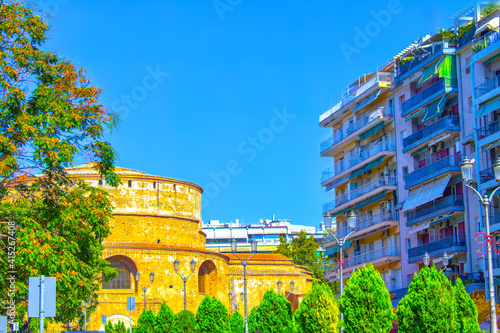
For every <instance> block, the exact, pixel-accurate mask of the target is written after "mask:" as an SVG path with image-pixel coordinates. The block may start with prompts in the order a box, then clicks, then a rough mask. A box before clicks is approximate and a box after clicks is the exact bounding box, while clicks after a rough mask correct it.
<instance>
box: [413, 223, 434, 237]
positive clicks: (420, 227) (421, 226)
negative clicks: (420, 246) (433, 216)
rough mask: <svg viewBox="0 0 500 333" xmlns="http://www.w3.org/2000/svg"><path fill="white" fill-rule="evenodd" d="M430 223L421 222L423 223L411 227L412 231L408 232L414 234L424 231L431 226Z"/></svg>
mask: <svg viewBox="0 0 500 333" xmlns="http://www.w3.org/2000/svg"><path fill="white" fill-rule="evenodd" d="M430 225H431V224H430V223H429V222H427V223H421V224H417V225H415V226H413V227H410V231H409V232H408V234H414V233H416V232H419V231H422V230H425V229H427V228H429V227H430Z"/></svg>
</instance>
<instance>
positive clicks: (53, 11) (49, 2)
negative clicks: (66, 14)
mask: <svg viewBox="0 0 500 333" xmlns="http://www.w3.org/2000/svg"><path fill="white" fill-rule="evenodd" d="M69 2H70V0H42V1H40V2H39V4H40V7H41V8H43V9H44V10H45V11H46V12H47V13H48V14H50V15H51V16H56V15H57V14H58V13H59V11H60V10H61V6H63V5H67V4H68V3H69Z"/></svg>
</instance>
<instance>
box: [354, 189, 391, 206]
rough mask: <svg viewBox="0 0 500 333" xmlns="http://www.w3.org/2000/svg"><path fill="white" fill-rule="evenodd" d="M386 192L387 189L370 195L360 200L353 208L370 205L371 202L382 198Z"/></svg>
mask: <svg viewBox="0 0 500 333" xmlns="http://www.w3.org/2000/svg"><path fill="white" fill-rule="evenodd" d="M385 192H387V191H383V192H381V193H379V194H376V195H374V196H373V197H370V198H368V199H365V200H363V201H361V202H358V203H357V204H355V205H354V207H353V210H358V209H360V208H363V207H365V206H368V205H369V204H372V203H374V202H377V201H379V200H382V199H383V198H384V197H385Z"/></svg>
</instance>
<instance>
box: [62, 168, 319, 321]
mask: <svg viewBox="0 0 500 333" xmlns="http://www.w3.org/2000/svg"><path fill="white" fill-rule="evenodd" d="M67 172H68V174H69V175H70V176H71V177H74V178H80V179H83V180H85V181H86V182H88V183H89V184H91V185H92V186H95V187H98V188H102V189H103V190H105V191H107V192H108V193H109V194H110V195H111V200H112V204H113V206H114V210H113V215H114V218H113V219H112V220H111V222H110V223H111V228H112V231H111V235H110V237H109V238H108V239H106V240H105V241H104V245H105V251H104V257H105V258H106V259H107V260H108V261H110V262H111V265H112V267H115V268H117V269H118V271H119V274H118V276H117V277H116V278H115V279H114V280H113V281H111V282H108V283H103V284H102V285H101V290H100V291H99V305H98V307H97V309H96V311H95V312H94V313H93V314H92V315H91V317H90V318H89V319H88V320H89V323H90V327H89V328H90V329H92V330H94V329H100V328H102V327H101V326H102V325H101V316H102V315H106V317H107V318H108V320H109V321H112V322H116V321H118V320H122V321H124V322H125V323H126V324H127V325H128V323H129V316H130V312H129V311H127V310H126V303H127V297H129V296H133V297H135V299H136V310H135V311H134V312H133V315H132V323H135V322H136V320H137V318H138V316H139V314H140V313H141V312H142V310H143V309H144V292H143V290H142V289H141V286H144V287H145V286H147V285H149V284H150V276H149V275H150V273H151V272H153V273H154V274H155V276H154V282H153V283H151V285H150V287H149V289H148V290H147V292H146V296H145V297H146V307H147V308H150V309H152V310H153V311H157V310H158V309H159V307H160V305H161V303H162V302H163V301H165V302H167V304H168V305H169V306H170V308H172V310H173V311H174V312H176V313H177V312H179V311H181V310H183V306H184V284H183V281H182V279H181V277H179V276H178V275H177V274H176V272H175V270H174V261H175V260H177V261H178V262H179V263H180V264H179V273H181V274H183V275H184V276H186V275H188V274H190V273H191V268H190V262H191V261H192V260H194V261H196V269H195V270H194V272H193V273H192V275H191V276H190V277H189V279H188V281H187V285H186V287H187V288H186V289H187V309H188V310H191V311H193V312H195V313H196V309H197V308H198V305H199V304H200V303H201V301H202V300H203V298H204V297H205V296H206V295H210V296H215V297H217V298H218V299H220V300H221V301H222V302H223V303H224V304H225V305H226V306H227V307H228V309H229V310H230V311H235V310H236V309H235V306H234V305H232V304H231V302H230V300H229V296H228V294H229V292H232V293H233V294H235V295H238V296H239V295H240V294H241V292H243V282H244V279H243V266H242V265H241V262H240V260H239V259H238V258H237V256H235V255H234V254H231V253H225V254H222V253H218V252H215V251H211V250H207V249H206V248H205V244H206V235H205V234H204V233H203V231H202V221H201V195H202V191H203V190H202V188H201V187H200V186H198V185H196V184H193V183H189V182H186V181H181V180H176V179H171V178H166V177H160V176H153V175H148V174H146V173H143V172H140V171H135V170H130V169H125V168H116V173H117V174H118V175H119V177H120V179H121V181H122V185H120V186H119V187H118V188H114V187H111V186H109V185H106V183H105V182H104V181H103V180H102V179H101V178H100V175H99V173H98V172H97V171H95V170H94V169H93V168H92V165H91V164H84V165H80V166H76V167H72V168H68V169H67ZM238 255H240V257H242V258H243V259H245V258H248V257H249V256H250V255H251V254H250V253H238ZM137 272H139V273H140V274H141V275H140V280H139V283H136V281H135V274H136V273H137ZM278 280H280V281H281V282H282V285H283V286H282V289H281V292H286V295H287V296H288V299H289V300H290V301H291V302H292V305H293V306H294V307H297V306H298V304H299V301H300V299H301V297H302V296H303V295H304V294H306V293H307V291H308V290H309V289H310V288H311V283H312V280H313V278H312V274H311V273H310V272H308V271H307V270H306V268H305V267H301V266H297V265H295V264H293V262H292V261H291V260H290V259H288V258H286V257H284V256H282V255H276V254H261V253H259V254H256V255H255V256H253V257H252V259H251V260H250V261H249V264H248V266H247V286H248V300H249V310H251V309H252V308H253V307H255V306H257V305H258V304H259V303H260V301H261V299H262V296H263V295H264V293H265V292H266V291H267V290H268V289H275V290H277V281H278ZM291 281H294V283H295V287H294V291H293V292H291V290H290V282H291ZM290 292H291V293H290ZM239 300H240V297H238V301H239ZM237 310H238V311H240V312H241V313H242V314H243V312H244V306H243V302H241V303H240V304H239V305H238V307H237Z"/></svg>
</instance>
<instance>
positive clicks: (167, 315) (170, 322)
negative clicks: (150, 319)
mask: <svg viewBox="0 0 500 333" xmlns="http://www.w3.org/2000/svg"><path fill="white" fill-rule="evenodd" d="M174 322H175V314H174V312H173V311H172V310H171V309H170V308H169V307H168V305H167V303H165V302H163V303H162V304H161V307H160V311H158V313H157V314H156V325H155V333H171V332H172V331H173V329H174V326H175V323H174Z"/></svg>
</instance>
